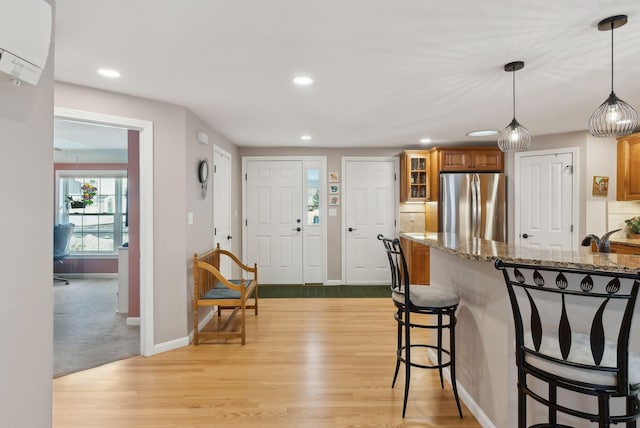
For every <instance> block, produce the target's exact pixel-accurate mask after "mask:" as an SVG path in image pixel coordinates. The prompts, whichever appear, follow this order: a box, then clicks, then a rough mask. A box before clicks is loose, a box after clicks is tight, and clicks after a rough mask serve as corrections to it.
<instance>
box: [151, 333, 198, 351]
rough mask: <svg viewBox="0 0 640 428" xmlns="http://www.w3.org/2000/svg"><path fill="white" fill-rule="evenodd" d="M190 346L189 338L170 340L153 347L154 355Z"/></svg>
mask: <svg viewBox="0 0 640 428" xmlns="http://www.w3.org/2000/svg"><path fill="white" fill-rule="evenodd" d="M188 345H189V337H188V336H185V337H181V338H179V339H174V340H170V341H168V342H164V343H158V344H157V345H153V355H156V354H160V353H162V352H167V351H172V350H174V349H178V348H182V347H185V346H188Z"/></svg>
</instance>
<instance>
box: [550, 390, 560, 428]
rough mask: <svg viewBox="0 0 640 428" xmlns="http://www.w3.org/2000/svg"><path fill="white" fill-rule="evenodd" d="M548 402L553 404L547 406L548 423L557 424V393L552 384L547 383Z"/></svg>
mask: <svg viewBox="0 0 640 428" xmlns="http://www.w3.org/2000/svg"><path fill="white" fill-rule="evenodd" d="M549 401H550V402H551V403H552V404H553V406H549V423H550V424H554V425H555V424H557V423H558V418H557V412H556V408H555V405H556V404H557V403H558V392H557V388H556V386H555V385H554V384H553V383H549Z"/></svg>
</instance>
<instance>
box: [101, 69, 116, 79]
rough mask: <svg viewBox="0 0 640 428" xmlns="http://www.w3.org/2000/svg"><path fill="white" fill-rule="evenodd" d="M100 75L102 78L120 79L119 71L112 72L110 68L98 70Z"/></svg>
mask: <svg viewBox="0 0 640 428" xmlns="http://www.w3.org/2000/svg"><path fill="white" fill-rule="evenodd" d="M98 74H99V75H100V76H104V77H111V78H116V77H120V72H119V71H116V70H112V69H110V68H99V69H98Z"/></svg>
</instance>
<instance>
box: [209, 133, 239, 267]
mask: <svg viewBox="0 0 640 428" xmlns="http://www.w3.org/2000/svg"><path fill="white" fill-rule="evenodd" d="M216 152H218V153H219V154H220V155H221V156H222V157H226V158H227V159H229V176H228V178H229V185H231V177H232V176H233V169H232V168H233V162H232V158H231V153H229V152H227V151H226V150H225V149H223V148H222V147H220V146H218V145H217V144H214V145H213V151H212V161H211V162H212V165H213V167H214V168H215V167H216ZM216 174H217V172H216V171H214V173H213V174H212V175H213V197H212V198H211V203H212V204H213V209H212V213H213V224H212V225H211V226H212V227H213V230H214V231H216V226H217V225H218V223H217V222H218V219H217V218H216V210H217V209H218V208H217V207H218V206H220V205H222V206H226V207H227V208H228V210H229V212H228V219H229V230H228V233H229V234H230V236H231V230H232V226H231V219H232V218H233V217H232V216H231V213H232V205H231V189H227V190H226V192H227V193H226V199H227V200H226V201H221V200H220V199H219V198H218V192H216V187H217V186H218V184H217V183H216ZM225 239H226V238H225ZM232 239H233V237H232ZM227 241H228V240H227ZM219 242H221V239H219V238H218V237H217V231H216V233H214V236H213V248H215V246H216V244H217V243H219ZM227 244H228V245H230V246H231V247H230V248H224V249H228V250H229V251H231V252H233V244H232V243H231V242H227ZM221 247H222V245H221ZM223 259H226V260H225V261H224V262H222V261H221V263H223V264H225V265H224V266H220V270H221V271H222V274H223V275H227V274H228V275H230V276H231V275H235V274H236V272H225V270H224V269H229V270H230V269H231V263H230V262H229V258H228V257H223ZM228 277H229V276H227V278H228Z"/></svg>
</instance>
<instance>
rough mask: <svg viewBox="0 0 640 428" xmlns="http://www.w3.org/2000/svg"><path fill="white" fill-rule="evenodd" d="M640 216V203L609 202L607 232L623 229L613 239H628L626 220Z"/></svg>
mask: <svg viewBox="0 0 640 428" xmlns="http://www.w3.org/2000/svg"><path fill="white" fill-rule="evenodd" d="M635 216H640V201H638V202H636V201H609V202H608V204H607V222H608V225H607V230H614V229H622V230H621V231H620V232H617V233H614V234H613V235H612V236H611V238H612V239H615V238H626V237H627V233H629V231H628V230H627V228H626V227H627V225H626V224H625V223H624V221H625V220H627V219H629V218H631V217H635Z"/></svg>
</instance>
